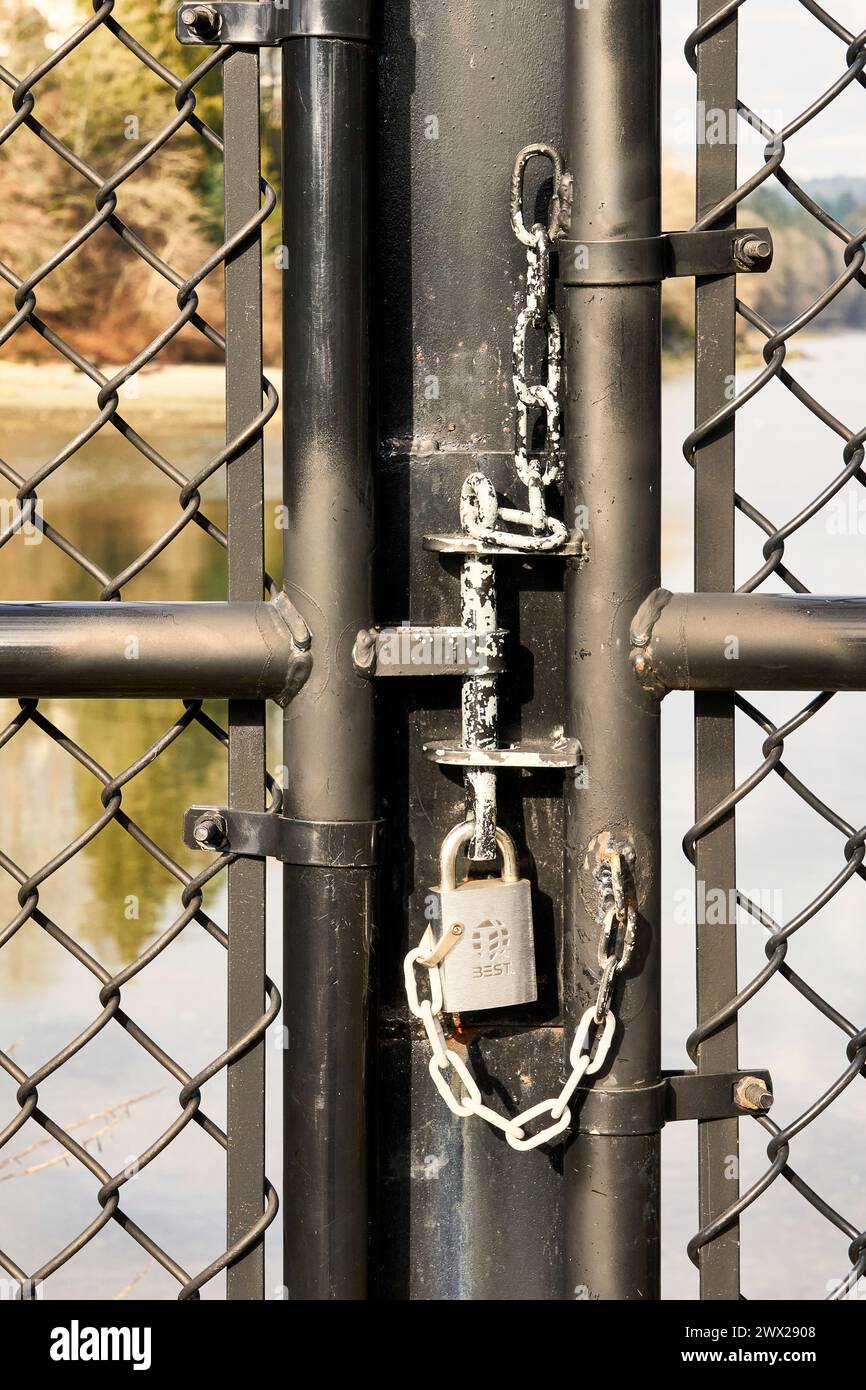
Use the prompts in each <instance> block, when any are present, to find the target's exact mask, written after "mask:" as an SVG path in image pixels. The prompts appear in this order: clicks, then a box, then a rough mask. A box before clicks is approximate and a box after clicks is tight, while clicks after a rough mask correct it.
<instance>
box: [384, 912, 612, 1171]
mask: <svg viewBox="0 0 866 1390" xmlns="http://www.w3.org/2000/svg"><path fill="white" fill-rule="evenodd" d="M430 935H431V933H430V931H429V929H428V931H427V932H426V933H425V935H424V940H423V941H422V943H421V945H420V946H416V948H415V949H414V950H413V951H410V952H409V954H408V955H407V956H406V958H405V960H404V962H403V976H404V979H405V982H406V999H407V1001H408V1004H409V1009H410V1011H411V1012H412V1013H413V1014H414V1015H415V1017H416V1018H420V1020H421V1022H422V1024H423V1025H424V1031H425V1033H426V1034H427V1038H428V1040H429V1042H430V1047H431V1050H432V1054H433V1055H432V1056H431V1058H430V1066H429V1069H430V1075H431V1077H432V1078H433V1082H434V1084H435V1086H436V1089H437V1091H438V1092H439V1094H440V1096H441V1097H442V1099H443V1100H444V1102H445V1104H446V1105H447V1106H448V1109H449V1110H450V1111H451V1112H452V1114H454V1115H460V1116H461V1117H464V1118H466V1117H468V1116H470V1115H477V1116H479V1118H480V1119H482V1120H486V1121H487V1123H488V1124H489V1125H493V1126H494V1127H495V1128H496V1129H501V1130H502V1131H503V1133H504V1135H505V1137H506V1139H507V1140H508V1142H509V1144H510V1145H511V1147H512V1148H513V1149H519V1150H522V1151H523V1150H527V1149H535V1148H537V1147H538V1145H539V1144H546V1143H549V1142H550V1140H552V1139H556V1138H557V1137H558V1136H559V1135H560V1134H564V1133H565V1131H566V1130H567V1129H568V1128H569V1126H570V1125H571V1110H570V1109H569V1101H570V1100H571V1098H572V1096H573V1095H574V1092H575V1091H576V1090H577V1088H578V1086H579V1085H580V1083H581V1081H582V1080H583V1078H584V1077H585V1076H593V1075H594V1074H595V1073H596V1072H597V1071H599V1070H600V1069H601V1067H602V1066H603V1065H604V1062H605V1060H606V1058H607V1054H608V1052H609V1051H610V1046H611V1043H612V1041H613V1035H614V1030H615V1028H616V1016H615V1014H614V1013H613V1010H612V1009H608V1010H607V1011H606V1013H605V1016H604V1019H603V1021H602V1022H601V1023H599V1022H598V1021H597V1020H596V1016H595V1015H596V1005H592V1007H591V1008H589V1009H587V1011H586V1013H585V1014H584V1015H583V1018H582V1019H581V1020H580V1023H579V1024H578V1027H577V1032H576V1033H575V1035H574V1042H573V1043H572V1044H571V1051H570V1053H569V1057H568V1060H569V1065H570V1066H571V1075H570V1076H569V1078H568V1080H567V1081H566V1083H565V1085H564V1086H563V1088H562V1090H561V1091H560V1093H559V1095H558V1096H556V1097H555V1098H553V1099H551V1100H542V1101H539V1103H538V1104H537V1105H532V1106H530V1107H529V1109H528V1110H523V1111H522V1112H521V1113H520V1114H519V1115H515V1116H514V1117H513V1118H512V1119H509V1118H508V1116H506V1115H500V1114H498V1113H497V1111H495V1110H491V1108H490V1106H488V1105H485V1104H484V1102H483V1101H482V1099H481V1092H480V1090H479V1089H478V1083H477V1082H476V1080H475V1078H474V1076H473V1075H472V1073H471V1071H470V1070H469V1068H468V1067H467V1065H466V1063H465V1062H464V1060H463V1058H462V1057H461V1056H460V1054H459V1053H458V1052H455V1051H454V1049H453V1048H449V1046H448V1044H447V1041H446V1038H445V1033H444V1031H443V1028H442V1024H441V1023H440V1021H439V1020H440V1016H441V1014H442V981H441V979H440V977H439V967H438V965H434V966H423V967H421V968H423V970H424V972H425V974H426V975H427V976H428V977H429V980H430V998H429V999H421V998H419V996H418V979H417V976H416V974H415V971H416V966H417V965H418V962H419V961H420V960H421V959H422V957H425V956H427V955H428V954H429V947H430V941H429V938H430ZM593 1032H594V1036H593V1037H592V1038H590V1034H591V1033H593ZM448 1067H450V1068H451V1070H452V1071H454V1072H455V1073H456V1075H457V1077H458V1078H459V1080H460V1082H461V1083H462V1087H463V1095H462V1097H458V1096H457V1095H455V1094H454V1092H453V1091H452V1089H451V1087H450V1085H449V1084H448V1079H446V1076H445V1074H444V1073H445V1072H446V1068H448ZM546 1114H549V1115H550V1118H551V1120H552V1121H553V1123H552V1124H550V1125H548V1126H547V1127H546V1128H545V1129H542V1130H540V1131H539V1133H538V1134H533V1135H531V1136H530V1137H529V1138H527V1136H526V1131H525V1128H524V1127H525V1126H526V1125H527V1124H529V1123H530V1122H531V1121H532V1120H535V1119H537V1118H538V1116H539V1115H546Z"/></svg>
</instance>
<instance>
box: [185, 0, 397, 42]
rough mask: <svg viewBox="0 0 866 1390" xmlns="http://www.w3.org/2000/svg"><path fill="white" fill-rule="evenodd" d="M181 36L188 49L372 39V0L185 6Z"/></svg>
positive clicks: (232, 0)
mask: <svg viewBox="0 0 866 1390" xmlns="http://www.w3.org/2000/svg"><path fill="white" fill-rule="evenodd" d="M176 32H177V37H178V40H179V41H180V42H181V43H185V44H223V43H229V44H235V45H238V46H245V47H250V48H275V47H277V46H278V45H279V44H281V43H286V42H287V41H288V40H290V39H304V38H318V39H344V40H354V41H355V42H358V43H369V42H371V40H372V37H373V32H372V3H371V0H280V3H276V2H275V0H261V3H256V0H214V3H213V4H208V5H197V4H186V5H181V7H180V9H179V10H178V12H177V29H176Z"/></svg>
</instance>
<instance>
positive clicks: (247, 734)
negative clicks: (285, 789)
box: [223, 52, 265, 1299]
mask: <svg viewBox="0 0 866 1390" xmlns="http://www.w3.org/2000/svg"><path fill="white" fill-rule="evenodd" d="M223 121H224V130H225V226H226V235H227V236H230V235H231V234H232V233H233V232H234V231H236V230H237V228H238V227H240V226H242V225H243V224H244V223H245V222H247V221H248V220H249V219H250V218H251V217H254V216H255V214H256V213H257V212H258V209H259V206H260V193H259V169H260V156H259V56H258V53H256V52H238V53H233V54H232V56H231V57H230V58H227V59H226V61H225V63H224V64H223ZM225 301H226V434H227V438H228V439H232V438H234V437H235V436H236V435H237V434H239V433H240V431H241V430H242V429H243V428H244V427H245V426H246V425H247V424H249V421H250V420H251V419H252V418H253V417H254V416H256V415H257V414H258V413H259V411H260V410H261V407H262V258H261V239H260V236H259V234H258V233H255V234H254V235H253V236H252V237H250V239H249V241H248V242H246V243H245V244H244V245H243V246H241V247H239V248H238V250H237V251H235V253H234V254H233V255H232V256H231V257H230V258H229V260H228V262H227V264H226V270H225ZM263 482H264V478H263V448H262V439H261V436H259V437H258V438H257V439H255V440H254V441H253V442H252V443H251V444H250V446H249V448H247V449H246V450H245V451H244V453H243V454H241V455H239V456H238V457H237V458H235V459H234V460H233V461H232V463H231V464H230V465H229V468H228V483H227V491H228V539H229V547H228V596H229V600H230V601H234V602H241V601H244V600H258V599H261V598H262V597H263V589H264V580H263V574H264V531H263V498H262V493H263ZM228 721H229V803H230V805H231V806H233V807H237V808H238V809H239V810H240V809H244V810H253V811H260V810H261V809H262V807H263V805H264V782H265V705H264V703H263V702H262V701H261V700H230V701H229V708H228ZM228 920H229V932H228V936H229V945H228V1037H229V1042H231V1041H232V1040H234V1039H235V1038H238V1037H240V1036H242V1034H244V1033H245V1032H246V1031H247V1029H248V1028H249V1027H250V1025H251V1024H252V1023H254V1022H255V1020H256V1019H257V1018H259V1017H260V1016H261V1013H262V1009H263V1007H264V976H265V865H264V861H263V860H256V859H239V860H238V861H237V862H236V863H234V864H232V865H231V867H230V868H229V882H228ZM264 1089H265V1043H264V1039H262V1041H261V1042H260V1043H258V1045H257V1046H256V1047H254V1048H252V1049H251V1050H250V1051H249V1052H248V1053H246V1055H245V1056H243V1057H241V1058H239V1059H238V1061H236V1062H234V1063H232V1065H231V1066H230V1067H229V1071H228V1127H227V1132H228V1155H227V1164H228V1172H227V1182H228V1242H229V1245H231V1244H232V1243H233V1242H234V1241H235V1240H237V1239H238V1238H239V1237H240V1236H242V1235H243V1233H244V1232H245V1231H247V1230H249V1228H250V1226H252V1225H253V1224H254V1222H255V1221H257V1220H258V1218H259V1217H260V1216H261V1212H262V1203H263V1200H264V1196H263V1194H264V1179H265V1167H264V1165H265V1115H264ZM227 1281H228V1283H227V1292H228V1297H229V1298H232V1299H258V1298H263V1297H264V1244H263V1241H260V1242H259V1243H258V1245H257V1246H255V1247H254V1248H253V1249H252V1250H250V1251H249V1253H248V1254H247V1255H245V1256H244V1258H243V1259H242V1260H239V1261H238V1263H237V1264H236V1265H234V1266H233V1267H232V1268H231V1269H229V1271H228V1273H227Z"/></svg>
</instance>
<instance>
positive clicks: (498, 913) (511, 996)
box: [422, 821, 538, 1013]
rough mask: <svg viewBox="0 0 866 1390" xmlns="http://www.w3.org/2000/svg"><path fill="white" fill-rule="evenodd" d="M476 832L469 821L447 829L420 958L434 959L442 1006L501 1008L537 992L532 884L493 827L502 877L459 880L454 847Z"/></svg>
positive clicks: (455, 1009) (431, 961)
mask: <svg viewBox="0 0 866 1390" xmlns="http://www.w3.org/2000/svg"><path fill="white" fill-rule="evenodd" d="M474 833H475V826H474V824H473V822H472V821H466V822H465V823H464V824H463V825H458V826H455V828H454V829H453V830H452V831H451V832H450V834H448V835H446V837H445V840H444V842H443V844H442V849H441V851H440V854H439V884H438V886H437V887H436V888H433V889H432V890H431V891H432V892H433V894H434V895H435V898H436V911H435V915H434V918H433V922H432V924H431V926H432V937H433V949H432V951H431V953H430V955H428V956H427V957H426V958H425V959H424V961H423V962H422V963H423V964H427V965H433V964H438V966H439V976H440V979H441V982H442V999H443V1008H444V1009H445V1012H446V1013H469V1012H470V1011H471V1012H474V1011H475V1010H476V1009H502V1008H505V1007H506V1006H508V1005H511V1004H531V1003H532V1001H533V1000H534V999H535V998H537V995H538V986H537V984H536V979H535V943H534V940H533V935H532V890H531V887H530V884H529V880H528V879H525V878H521V877H520V871H519V868H518V863H517V851H516V850H515V848H514V841H513V840H512V839H511V836H510V835H507V834H506V833H505V831H504V830H501V829H500V828H499V827H498V826H497V828H496V843H497V845H498V847H499V852H500V854H501V855H502V877H501V878H473V879H466V880H465V881H464V882H463V883H458V882H457V853H458V851H459V850H460V849H461V848H462V847H463V845H465V844H468V842H469V841H470V840H471V839H472V836H473V835H474Z"/></svg>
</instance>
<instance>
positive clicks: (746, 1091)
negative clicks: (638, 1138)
mask: <svg viewBox="0 0 866 1390" xmlns="http://www.w3.org/2000/svg"><path fill="white" fill-rule="evenodd" d="M753 1093H754V1098H753ZM772 1101H773V1088H772V1082H771V1080H770V1073H769V1072H768V1071H763V1070H761V1069H760V1068H759V1069H757V1070H756V1069H754V1068H752V1069H751V1070H750V1071H735V1072H719V1073H715V1072H712V1073H711V1072H706V1073H705V1072H690V1071H687V1072H680V1071H668V1072H662V1079H661V1081H660V1082H658V1083H657V1084H656V1085H655V1086H633V1087H610V1088H607V1089H605V1088H604V1087H601V1086H591V1087H578V1089H577V1091H576V1092H575V1102H576V1103H575V1105H574V1106H573V1109H574V1110H575V1113H576V1121H575V1124H576V1128H577V1129H578V1130H580V1131H581V1132H582V1133H584V1134H655V1133H656V1132H657V1131H658V1130H660V1129H661V1128H662V1127H663V1126H664V1125H665V1124H669V1123H671V1122H672V1121H674V1120H724V1119H733V1118H735V1117H736V1116H739V1115H744V1114H748V1113H749V1112H750V1111H751V1112H758V1111H766V1110H769V1109H770V1106H771V1105H772Z"/></svg>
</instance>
